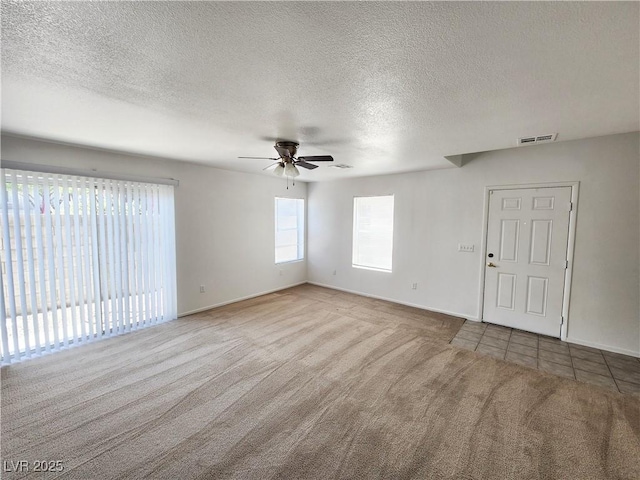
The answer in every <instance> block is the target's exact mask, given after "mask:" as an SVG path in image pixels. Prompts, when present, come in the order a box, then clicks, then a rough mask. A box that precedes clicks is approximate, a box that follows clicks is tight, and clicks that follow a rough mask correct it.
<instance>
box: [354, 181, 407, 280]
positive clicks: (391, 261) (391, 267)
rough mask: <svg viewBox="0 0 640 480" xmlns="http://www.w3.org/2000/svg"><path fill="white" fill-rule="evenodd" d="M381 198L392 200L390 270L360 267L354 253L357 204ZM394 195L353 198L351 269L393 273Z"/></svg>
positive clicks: (356, 248) (356, 238)
mask: <svg viewBox="0 0 640 480" xmlns="http://www.w3.org/2000/svg"><path fill="white" fill-rule="evenodd" d="M381 197H391V199H392V212H393V213H392V216H391V252H390V268H388V269H387V268H381V267H376V266H371V265H361V264H358V263H356V252H357V250H358V245H357V244H356V242H357V240H358V229H357V225H358V221H357V215H358V210H357V202H358V199H360V198H381ZM395 214H396V210H395V194H393V193H388V194H384V195H358V196H354V197H353V217H352V218H353V221H352V222H353V225H352V239H351V267H352V268H358V269H361V270H372V271H375V272H383V273H392V272H393V247H394V244H395V242H394V236H395Z"/></svg>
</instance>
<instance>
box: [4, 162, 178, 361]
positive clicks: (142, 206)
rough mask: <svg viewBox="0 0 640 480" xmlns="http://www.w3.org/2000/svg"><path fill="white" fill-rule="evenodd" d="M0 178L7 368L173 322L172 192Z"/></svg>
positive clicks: (90, 181)
mask: <svg viewBox="0 0 640 480" xmlns="http://www.w3.org/2000/svg"><path fill="white" fill-rule="evenodd" d="M0 177H1V186H0V208H1V215H0V230H1V236H0V237H1V238H0V242H1V251H0V262H1V265H2V284H1V285H0V287H1V288H0V291H1V294H0V315H2V316H1V317H0V336H1V342H0V347H1V353H2V362H3V363H5V364H6V363H10V362H11V361H18V360H20V359H21V358H23V357H30V356H32V355H38V354H41V353H43V352H48V351H51V350H56V349H60V348H64V347H66V346H69V345H72V344H79V343H83V342H88V341H92V340H94V339H97V338H101V337H105V336H110V335H116V334H120V333H124V332H129V331H131V330H135V329H137V328H141V327H144V326H148V325H153V324H155V323H158V322H163V321H166V320H171V319H174V318H176V316H177V304H176V284H175V227H174V209H173V186H169V185H156V184H150V183H139V182H131V181H122V180H109V179H101V178H88V177H80V176H73V175H60V174H49V173H36V172H25V171H17V170H9V169H2V171H1V175H0Z"/></svg>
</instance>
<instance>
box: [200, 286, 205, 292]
mask: <svg viewBox="0 0 640 480" xmlns="http://www.w3.org/2000/svg"><path fill="white" fill-rule="evenodd" d="M200 293H204V285H200Z"/></svg>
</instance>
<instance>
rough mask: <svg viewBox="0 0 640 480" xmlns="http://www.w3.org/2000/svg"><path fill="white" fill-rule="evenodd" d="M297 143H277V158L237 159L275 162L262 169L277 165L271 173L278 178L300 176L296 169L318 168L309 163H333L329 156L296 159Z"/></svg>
mask: <svg viewBox="0 0 640 480" xmlns="http://www.w3.org/2000/svg"><path fill="white" fill-rule="evenodd" d="M298 146H299V144H298V143H297V142H289V141H284V140H283V141H277V142H276V144H275V146H274V147H273V148H275V149H276V152H278V157H238V158H255V159H262V160H275V163H273V164H271V165H269V166H268V167H265V168H263V170H266V169H267V168H271V167H273V166H274V165H277V166H276V168H274V170H273V173H274V174H275V175H277V176H279V177H282V176H283V175H284V176H286V177H292V178H295V177H297V176H298V175H300V171H299V170H298V168H297V167H302V168H306V169H307V170H313V169H314V168H318V165H314V164H313V163H309V162H333V157H332V156H331V155H314V156H310V157H296V153H298Z"/></svg>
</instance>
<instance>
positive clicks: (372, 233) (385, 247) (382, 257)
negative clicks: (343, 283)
mask: <svg viewBox="0 0 640 480" xmlns="http://www.w3.org/2000/svg"><path fill="white" fill-rule="evenodd" d="M392 263H393V195H385V196H380V197H355V198H354V199H353V260H352V265H353V266H354V267H364V268H371V269H375V270H383V271H387V272H390V271H391V266H392Z"/></svg>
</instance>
